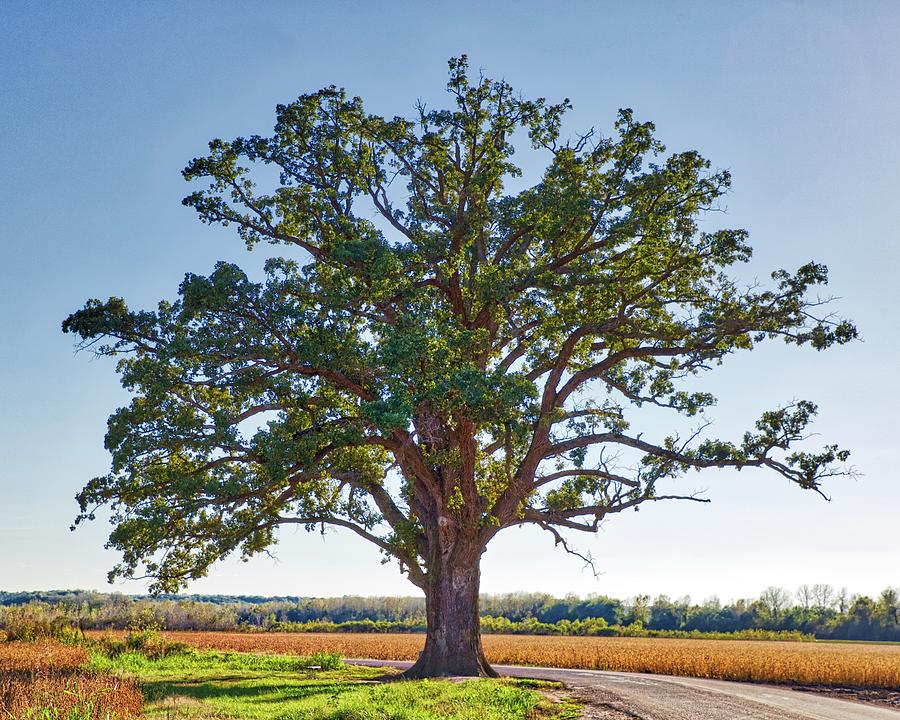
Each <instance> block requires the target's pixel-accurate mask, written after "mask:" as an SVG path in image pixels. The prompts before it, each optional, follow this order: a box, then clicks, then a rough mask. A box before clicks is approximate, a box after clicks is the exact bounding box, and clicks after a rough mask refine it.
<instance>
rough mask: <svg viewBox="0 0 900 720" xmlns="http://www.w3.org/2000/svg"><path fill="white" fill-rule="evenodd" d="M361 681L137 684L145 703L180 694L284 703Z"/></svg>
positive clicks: (339, 692)
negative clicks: (139, 685)
mask: <svg viewBox="0 0 900 720" xmlns="http://www.w3.org/2000/svg"><path fill="white" fill-rule="evenodd" d="M361 684H364V683H359V682H355V681H352V680H318V681H317V680H314V679H309V680H306V681H305V682H304V679H303V678H297V679H296V680H294V679H292V680H285V679H273V680H252V681H248V680H247V678H246V677H243V678H242V677H229V676H224V677H217V678H214V679H211V678H206V679H203V680H188V681H184V680H179V681H171V680H160V681H151V682H144V683H141V690H142V691H143V692H144V697H145V698H146V700H147V701H149V702H157V701H160V700H165V699H166V698H168V697H174V696H180V697H187V698H191V699H193V700H200V701H203V700H208V701H212V702H215V701H227V700H239V699H240V700H244V701H249V702H253V703H258V704H264V703H276V702H277V703H284V702H292V701H299V700H306V699H309V698H313V697H316V696H323V695H324V696H331V697H338V696H339V695H342V694H344V693H346V692H350V691H352V690H356V689H358V688H359V687H360V685H361Z"/></svg>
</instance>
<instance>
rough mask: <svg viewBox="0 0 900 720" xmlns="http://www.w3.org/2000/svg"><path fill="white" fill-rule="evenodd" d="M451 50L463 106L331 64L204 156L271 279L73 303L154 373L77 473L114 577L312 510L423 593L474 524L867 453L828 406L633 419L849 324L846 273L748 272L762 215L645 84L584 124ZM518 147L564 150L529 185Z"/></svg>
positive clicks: (568, 517) (600, 509) (121, 365)
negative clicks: (691, 145) (840, 285)
mask: <svg viewBox="0 0 900 720" xmlns="http://www.w3.org/2000/svg"><path fill="white" fill-rule="evenodd" d="M449 69H450V79H449V83H448V93H449V97H450V100H451V102H450V107H449V108H446V109H428V108H426V107H424V106H422V105H420V106H419V107H418V108H417V112H416V114H415V116H414V117H413V118H411V119H407V118H401V117H394V118H386V117H380V116H377V115H372V114H369V113H367V112H366V110H365V109H364V107H363V103H362V101H361V100H360V99H359V98H356V97H350V96H348V95H347V93H346V92H345V91H344V90H342V89H338V88H335V87H328V88H325V89H323V90H320V91H318V92H314V93H310V94H306V95H302V96H300V97H299V98H298V99H297V100H296V101H294V102H292V103H289V104H285V105H279V106H278V107H277V110H276V124H275V127H274V130H273V132H272V134H271V135H269V136H267V137H263V136H256V135H254V136H251V137H239V138H236V139H234V140H231V141H226V140H221V139H216V140H213V141H212V142H211V143H209V152H208V154H206V155H204V156H201V157H198V158H195V159H194V160H192V161H191V162H190V163H189V164H188V165H187V167H186V168H185V170H184V177H185V179H186V180H188V181H190V182H192V183H194V187H196V188H197V189H195V190H194V191H193V192H191V194H189V195H188V196H187V197H186V198H185V200H184V203H185V205H187V206H189V207H192V208H194V209H195V210H196V211H197V213H198V215H199V218H200V219H201V221H203V222H204V223H209V224H217V225H225V226H232V227H236V228H237V230H238V234H239V235H240V237H241V238H242V239H243V240H244V242H245V243H246V244H247V246H248V248H253V247H255V246H256V245H258V244H259V243H261V242H265V243H272V244H275V245H278V246H280V247H281V248H283V249H284V251H285V254H286V255H287V256H286V257H276V258H272V259H269V260H268V261H267V262H266V264H265V277H264V279H262V280H260V281H253V280H251V279H250V278H249V277H248V276H247V274H246V273H244V272H243V271H242V270H241V269H240V268H238V267H237V266H235V265H233V264H230V263H219V264H217V265H216V266H215V268H214V269H213V271H212V272H211V273H210V274H209V275H206V276H204V275H197V274H193V273H189V274H187V275H186V276H185V279H184V281H183V282H182V284H181V286H180V288H179V293H178V297H177V298H176V299H175V300H173V301H171V302H170V301H163V302H161V303H159V305H158V306H157V308H156V309H155V310H143V311H136V310H132V309H130V308H129V307H128V306H127V305H126V303H125V302H124V300H122V299H120V298H110V299H108V300H106V301H102V300H89V301H88V302H87V303H86V304H85V306H84V307H83V308H82V309H81V310H78V311H77V312H74V313H73V314H71V315H70V316H69V317H68V318H67V319H66V320H65V322H64V323H63V330H64V331H66V332H70V333H73V334H75V335H76V336H77V337H78V338H79V340H80V343H81V344H82V346H84V347H90V348H92V349H93V350H94V351H95V352H98V353H99V354H101V355H108V356H114V357H117V358H118V371H119V373H120V375H121V382H122V384H123V386H124V387H125V388H126V389H127V390H129V391H130V392H131V393H132V394H133V399H132V401H131V403H130V404H129V405H127V406H126V407H123V408H121V409H119V410H118V411H116V413H114V414H113V416H112V417H111V418H110V420H109V426H108V432H107V436H106V447H107V448H108V449H109V451H110V452H111V454H112V468H111V472H110V473H109V474H108V475H105V476H103V477H98V478H95V479H93V480H91V481H90V482H88V484H87V486H86V487H85V488H84V490H83V491H82V492H81V493H80V494H79V496H78V501H79V503H80V508H81V514H80V515H79V517H78V519H77V520H76V524H78V523H80V522H83V521H85V520H88V519H93V518H94V516H95V512H96V511H97V509H98V508H100V507H104V506H105V507H109V508H110V509H111V511H112V523H113V526H114V527H113V530H112V533H111V535H110V539H109V546H110V547H111V548H114V549H116V550H118V551H119V552H120V553H121V555H122V562H121V564H119V565H117V566H116V567H115V568H114V569H113V571H112V573H111V579H112V578H116V577H119V576H133V575H135V574H138V573H140V574H144V575H148V576H150V577H152V578H153V579H154V583H153V586H152V587H153V591H154V592H162V591H173V590H176V589H177V588H179V587H181V586H183V585H184V584H185V583H186V582H188V581H189V580H191V579H193V578H198V577H202V576H203V575H205V574H206V573H207V571H208V569H209V567H210V565H211V564H212V563H213V562H215V561H216V560H218V559H219V558H221V557H223V556H226V555H228V554H230V553H233V552H238V553H240V554H241V555H242V556H243V557H249V556H252V555H254V554H257V553H260V552H263V551H265V550H266V549H267V548H268V547H269V546H270V545H271V544H272V543H273V542H275V540H276V529H277V528H278V527H279V526H283V525H285V524H296V525H300V526H302V527H305V528H306V529H309V530H315V529H322V528H324V527H325V526H329V525H330V526H337V527H341V528H346V529H350V530H351V531H353V532H355V533H357V534H358V535H359V536H361V537H363V538H365V539H366V540H368V541H370V542H372V543H374V544H375V545H377V546H378V547H379V548H380V549H381V550H382V551H383V552H384V553H385V555H386V557H390V558H394V559H396V560H397V561H398V562H399V564H400V566H401V568H402V569H403V571H404V572H406V573H407V574H408V576H409V578H410V580H411V581H412V582H413V583H415V584H416V585H418V586H419V587H422V588H427V587H428V577H429V573H430V572H431V571H432V570H433V566H434V565H435V564H436V563H438V562H439V559H440V558H442V557H449V556H450V550H451V549H453V548H454V547H456V548H465V552H462V551H461V555H466V556H467V557H476V558H477V557H479V556H480V551H481V549H483V547H484V545H485V544H486V543H487V542H489V541H490V540H491V539H492V538H493V536H494V535H495V534H496V533H497V532H499V531H500V530H502V529H503V528H506V527H510V526H513V525H517V524H520V523H533V524H536V525H538V526H539V527H542V528H544V529H546V530H548V531H549V532H551V533H553V535H554V539H555V540H556V541H557V542H558V543H562V544H563V545H564V546H565V547H566V548H568V546H567V545H566V543H565V540H564V538H563V537H562V536H561V535H560V534H559V533H560V530H584V531H588V532H593V531H595V530H596V529H597V528H598V527H599V523H600V521H601V519H602V518H603V517H605V516H607V515H609V514H612V513H616V512H621V511H623V510H625V509H628V508H634V507H637V506H638V505H640V504H641V503H643V502H647V501H655V500H662V499H670V498H684V497H685V496H682V495H671V494H664V493H663V492H661V491H660V490H659V487H658V485H659V484H660V482H661V481H663V480H666V479H671V478H675V477H678V476H679V475H681V474H683V473H684V472H686V471H688V470H690V469H698V470H699V469H704V468H714V467H719V468H721V467H733V468H738V469H740V468H744V467H764V468H768V469H769V470H772V471H774V472H776V473H779V474H781V475H782V476H784V477H786V478H787V479H789V480H791V481H792V482H794V483H796V484H797V485H799V486H800V487H802V488H806V489H811V490H815V491H819V492H821V482H822V481H823V480H824V479H825V478H827V477H830V476H832V475H836V474H843V473H846V472H847V471H846V469H844V468H843V466H842V465H841V463H844V462H845V461H846V460H847V457H848V453H847V451H845V450H841V449H839V448H838V447H837V446H835V445H827V446H825V448H824V449H822V450H820V451H810V450H807V449H800V450H798V449H796V448H795V446H796V444H797V443H801V442H802V441H803V439H804V437H805V435H806V428H807V426H808V424H809V422H810V421H811V419H812V417H813V416H814V414H815V411H816V407H815V405H813V404H812V403H810V402H806V401H801V402H797V403H794V404H792V405H789V406H786V407H783V408H780V409H777V410H774V411H772V412H768V413H766V414H764V415H763V417H762V418H761V419H760V420H759V422H757V425H756V431H755V432H748V433H747V434H746V435H745V436H744V438H743V441H742V442H740V443H734V442H732V441H728V440H721V439H718V438H714V437H709V435H708V433H705V432H703V430H705V427H706V426H705V425H704V426H703V427H701V429H700V430H698V431H697V432H696V433H693V434H691V436H690V437H689V439H688V440H686V441H685V440H683V439H680V438H679V437H678V436H676V435H672V436H671V437H668V438H663V439H661V440H658V441H656V442H652V441H650V440H647V439H645V438H644V437H643V434H642V433H640V432H638V433H636V434H628V432H629V429H630V428H631V427H632V425H634V423H635V421H636V420H639V419H640V414H639V413H638V410H639V409H640V408H641V407H643V406H645V405H655V406H660V407H664V408H668V409H670V410H672V411H674V412H676V413H679V414H681V415H684V416H686V417H694V416H697V415H698V414H700V413H702V412H703V411H704V410H706V409H708V408H711V407H712V406H713V405H714V404H715V401H716V399H715V397H713V396H712V395H711V394H710V393H708V392H704V391H699V392H698V391H692V390H688V389H686V388H685V387H684V383H686V382H693V381H694V379H695V376H701V375H702V374H703V373H705V372H706V371H708V370H709V369H711V368H713V367H715V366H717V365H718V364H720V363H721V362H723V361H724V360H725V359H726V358H727V357H728V356H730V355H732V354H734V353H736V352H739V351H745V350H750V349H752V348H754V347H756V346H757V345H758V344H759V343H761V342H764V341H766V340H769V339H773V338H774V339H777V338H780V339H782V340H783V341H785V342H787V343H789V344H793V345H809V346H811V347H812V348H815V349H817V350H823V349H826V348H828V347H830V346H832V345H836V344H842V343H846V342H849V341H851V340H852V339H853V338H854V337H855V336H856V329H855V328H854V326H853V325H852V324H851V323H849V322H848V321H845V320H840V319H835V318H834V317H833V316H832V315H831V314H821V315H820V314H819V307H820V305H821V304H822V302H820V301H819V300H817V299H811V297H810V294H811V292H813V291H814V290H815V288H816V287H818V286H821V285H824V284H825V283H826V282H827V269H826V268H825V267H824V266H823V265H821V264H818V263H815V262H810V263H807V264H804V265H803V266H802V267H800V268H799V269H798V270H797V271H796V272H794V273H790V272H788V271H785V270H777V271H776V272H774V273H772V276H771V279H772V282H771V286H770V287H764V286H753V287H742V286H741V285H740V284H739V283H738V282H737V281H736V280H735V279H733V277H732V276H731V275H730V274H729V271H730V269H731V267H732V266H734V265H735V264H738V263H743V262H746V261H747V260H748V259H749V258H750V256H751V252H752V251H751V248H750V246H749V245H748V242H747V241H748V238H747V233H746V232H745V231H744V230H740V229H720V230H715V231H707V230H705V229H704V227H703V225H702V219H703V217H704V214H705V213H706V212H707V211H709V210H712V209H715V208H716V207H717V206H718V203H719V201H720V199H721V197H722V196H723V195H724V194H725V193H726V192H727V191H728V189H729V187H730V183H731V178H730V175H729V173H728V172H727V171H721V170H718V171H717V170H713V169H712V166H711V164H710V162H709V161H708V160H706V159H704V158H703V157H701V156H700V155H699V154H698V153H697V152H695V151H690V150H689V151H685V152H679V153H674V154H669V155H667V154H666V151H665V148H664V147H663V146H662V144H661V143H660V142H659V141H658V140H657V139H655V137H654V131H655V128H654V126H653V124H652V123H649V122H642V121H640V120H638V119H636V118H635V116H634V114H633V112H632V111H631V110H627V109H625V110H622V111H620V112H619V114H618V117H617V119H616V121H615V123H614V127H613V131H612V132H611V133H609V134H603V135H600V134H596V133H594V131H589V132H587V133H585V134H583V135H576V136H574V137H573V138H572V139H570V140H565V139H564V137H563V122H564V118H565V114H566V112H567V111H568V109H569V108H570V103H569V101H568V100H564V101H562V102H560V103H556V104H553V103H550V102H548V101H547V100H546V99H544V98H538V99H535V100H529V99H526V98H524V97H522V96H521V95H520V94H518V93H516V92H515V91H514V90H513V88H511V87H510V86H509V85H508V84H507V83H505V82H503V81H494V80H491V79H489V78H485V77H483V76H479V77H475V76H471V75H470V74H469V71H468V64H467V61H466V58H465V57H461V58H456V59H453V60H451V61H450V65H449ZM523 141H524V143H523ZM516 143H518V144H519V148H518V149H519V150H521V149H522V147H521V146H522V144H525V145H530V147H531V149H532V150H533V151H535V152H537V153H539V154H540V155H541V157H544V158H546V160H547V165H546V168H545V170H544V171H543V173H542V175H541V176H540V177H539V178H531V179H529V180H528V181H527V182H526V181H525V180H523V181H521V182H517V187H518V186H520V185H523V184H524V189H521V190H518V191H512V190H509V189H508V188H509V187H510V182H509V181H510V180H511V179H513V178H519V177H521V175H522V172H521V170H520V168H519V166H518V165H517V164H516V163H515V162H514V153H515V151H516V149H517V148H516V147H515V144H516ZM260 169H263V170H268V171H274V173H272V172H260ZM275 175H277V181H276V182H274V184H273V183H272V181H271V178H272V177H274V176H275ZM596 389H600V390H603V391H605V397H603V398H602V399H598V393H596V392H595V390H596ZM604 451H606V452H604ZM620 454H622V457H621V460H619V461H616V460H613V458H614V457H619V455H620ZM629 454H630V456H629ZM688 497H690V496H688Z"/></svg>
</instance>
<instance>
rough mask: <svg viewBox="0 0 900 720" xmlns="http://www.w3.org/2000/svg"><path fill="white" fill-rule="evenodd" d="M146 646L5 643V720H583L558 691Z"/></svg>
mask: <svg viewBox="0 0 900 720" xmlns="http://www.w3.org/2000/svg"><path fill="white" fill-rule="evenodd" d="M133 637H134V636H133ZM138 638H139V639H142V640H143V641H142V642H141V643H140V644H135V643H133V642H129V643H124V642H122V641H121V640H111V641H109V640H107V641H102V642H95V643H89V644H88V645H87V646H86V647H68V646H65V645H62V644H59V643H54V642H39V643H25V642H12V643H0V718H3V720H130V719H131V718H136V717H137V716H138V715H142V716H143V717H146V718H150V719H156V720H170V719H171V718H179V720H209V719H210V718H253V719H254V720H279V719H282V718H287V717H289V718H291V720H366V719H368V718H372V717H375V716H373V711H377V717H378V718H383V719H384V720H438V719H439V718H456V719H457V720H526V719H527V720H573V719H574V718H577V717H578V716H579V708H578V706H577V705H576V704H575V703H573V702H570V701H568V700H566V699H565V698H564V697H561V696H560V692H559V686H557V685H556V684H554V683H542V682H537V681H531V680H511V679H510V680H489V681H478V680H469V681H463V682H455V681H451V680H422V681H415V682H396V681H395V680H396V676H397V673H396V671H394V670H391V669H382V668H365V667H358V666H353V665H347V664H344V663H343V662H342V661H341V659H340V658H339V657H338V656H336V655H327V654H322V653H320V654H318V655H314V656H300V655H296V654H288V655H285V654H281V655H279V654H255V653H237V652H222V651H209V650H208V651H196V650H192V649H190V648H183V647H179V646H177V645H175V646H173V645H168V644H167V643H165V642H164V641H163V642H161V641H159V639H158V638H156V637H155V636H154V635H152V634H141V635H139V636H138ZM134 647H137V648H138V649H129V648H134ZM549 690H553V691H554V694H553V696H552V697H550V696H548V695H547V692H548V691H549ZM142 704H143V707H142Z"/></svg>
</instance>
